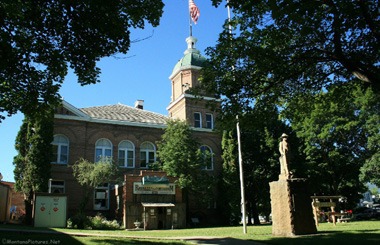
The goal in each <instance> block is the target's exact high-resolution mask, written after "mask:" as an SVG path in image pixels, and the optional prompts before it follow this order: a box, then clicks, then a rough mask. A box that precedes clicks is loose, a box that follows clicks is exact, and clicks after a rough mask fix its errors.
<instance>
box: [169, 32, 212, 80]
mask: <svg viewBox="0 0 380 245" xmlns="http://www.w3.org/2000/svg"><path fill="white" fill-rule="evenodd" d="M197 41H198V40H197V39H196V38H195V37H193V36H190V37H188V38H186V42H187V49H186V50H185V52H184V56H183V57H182V58H181V59H180V60H179V61H178V62H177V64H176V65H175V66H174V69H173V72H172V74H171V75H170V78H172V77H174V76H175V75H176V74H177V73H178V72H180V71H183V70H186V69H191V68H194V69H201V68H202V66H203V64H204V62H205V61H206V58H205V57H203V56H202V55H201V53H200V52H199V50H198V49H196V48H195V43H196V42H197Z"/></svg>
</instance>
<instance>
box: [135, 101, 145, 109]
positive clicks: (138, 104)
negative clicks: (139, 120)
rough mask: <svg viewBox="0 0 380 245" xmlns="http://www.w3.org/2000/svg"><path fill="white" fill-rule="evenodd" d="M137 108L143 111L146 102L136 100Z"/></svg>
mask: <svg viewBox="0 0 380 245" xmlns="http://www.w3.org/2000/svg"><path fill="white" fill-rule="evenodd" d="M135 108H137V109H141V110H142V109H144V100H136V102H135Z"/></svg>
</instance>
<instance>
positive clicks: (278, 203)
mask: <svg viewBox="0 0 380 245" xmlns="http://www.w3.org/2000/svg"><path fill="white" fill-rule="evenodd" d="M287 139H288V135H286V134H282V136H281V142H280V145H279V151H280V154H281V156H280V159H279V160H280V175H279V178H278V181H273V182H270V183H269V186H270V198H271V208H272V223H273V224H272V235H275V236H295V235H304V234H313V233H316V232H317V228H316V226H315V222H314V218H313V210H312V206H311V199H310V195H309V192H308V188H307V181H306V179H304V178H295V177H294V176H293V174H292V171H290V170H289V168H290V166H291V162H290V161H289V159H290V157H289V149H290V148H289V144H288V142H287Z"/></svg>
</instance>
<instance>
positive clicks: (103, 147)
mask: <svg viewBox="0 0 380 245" xmlns="http://www.w3.org/2000/svg"><path fill="white" fill-rule="evenodd" d="M111 160H112V143H111V141H109V140H108V139H99V140H98V141H96V143H95V162H100V161H105V162H108V161H111Z"/></svg>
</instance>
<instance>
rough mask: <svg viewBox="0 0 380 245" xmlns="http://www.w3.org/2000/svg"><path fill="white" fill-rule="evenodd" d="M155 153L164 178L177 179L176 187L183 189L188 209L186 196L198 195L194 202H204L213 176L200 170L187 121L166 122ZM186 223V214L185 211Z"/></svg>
mask: <svg viewBox="0 0 380 245" xmlns="http://www.w3.org/2000/svg"><path fill="white" fill-rule="evenodd" d="M157 145H158V150H157V154H158V157H159V159H160V161H161V162H162V169H163V170H164V171H166V173H167V174H168V176H173V177H178V181H177V184H178V185H179V186H180V188H181V189H182V190H183V193H184V198H185V202H186V203H187V206H188V201H189V195H190V194H191V195H193V196H200V195H202V198H200V199H197V201H198V202H204V203H207V202H208V201H209V197H210V194H211V192H212V184H213V177H212V176H209V175H208V174H207V173H206V172H205V171H203V170H202V168H203V167H204V165H203V164H204V163H205V162H204V159H205V158H204V157H206V158H207V157H208V156H204V155H203V154H202V152H201V150H200V146H201V145H200V143H199V141H197V140H196V139H195V138H194V136H193V132H192V130H191V129H190V126H189V124H188V123H187V122H184V121H181V120H168V122H167V127H166V128H165V132H164V134H163V135H162V138H161V141H159V142H157ZM186 216H187V220H189V213H188V212H187V215H186Z"/></svg>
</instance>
